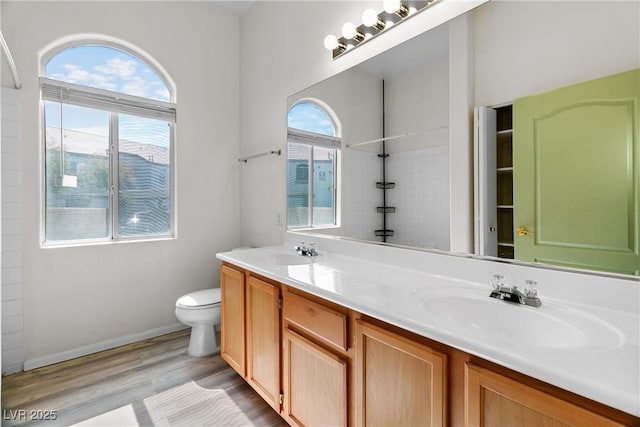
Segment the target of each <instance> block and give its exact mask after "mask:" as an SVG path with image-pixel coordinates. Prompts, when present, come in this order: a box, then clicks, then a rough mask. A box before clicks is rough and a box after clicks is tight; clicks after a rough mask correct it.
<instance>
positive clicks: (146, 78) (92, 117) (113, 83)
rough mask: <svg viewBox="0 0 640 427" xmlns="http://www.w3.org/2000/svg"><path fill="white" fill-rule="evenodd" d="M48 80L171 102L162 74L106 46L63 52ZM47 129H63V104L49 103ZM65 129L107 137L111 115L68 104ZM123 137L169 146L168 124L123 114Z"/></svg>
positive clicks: (49, 66) (49, 70)
mask: <svg viewBox="0 0 640 427" xmlns="http://www.w3.org/2000/svg"><path fill="white" fill-rule="evenodd" d="M45 74H46V76H47V77H49V78H51V79H55V80H60V81H64V82H69V83H75V84H79V85H84V86H89V87H93V88H98V89H105V90H109V91H114V92H121V93H126V94H128V95H135V96H139V97H144V98H150V99H156V100H160V101H169V100H170V96H169V91H168V89H167V87H166V85H165V84H164V82H163V81H162V80H161V79H160V77H159V76H158V74H157V73H156V72H155V71H153V70H152V69H151V68H150V67H148V66H147V65H146V64H145V63H144V62H142V61H140V60H139V59H138V58H136V57H134V56H132V55H130V54H128V53H126V52H123V51H120V50H118V49H114V48H110V47H105V46H87V45H84V46H77V47H72V48H69V49H67V50H64V51H62V52H60V53H59V54H58V55H56V56H54V57H53V58H52V59H51V60H50V61H49V62H48V63H47V65H46V68H45ZM45 114H46V121H47V126H51V127H60V105H59V104H57V103H54V102H46V103H45ZM62 118H63V127H64V128H66V129H73V130H77V131H79V132H85V133H89V134H92V135H100V136H107V135H108V129H109V118H108V113H106V112H104V111H98V110H93V109H90V108H84V107H76V106H72V105H65V107H64V110H63V115H62ZM119 125H120V126H119V128H120V137H121V138H124V139H129V140H133V141H137V142H142V143H149V144H154V145H161V146H168V145H169V132H168V129H167V125H166V122H162V121H158V120H152V119H147V118H142V117H136V116H127V115H120V120H119Z"/></svg>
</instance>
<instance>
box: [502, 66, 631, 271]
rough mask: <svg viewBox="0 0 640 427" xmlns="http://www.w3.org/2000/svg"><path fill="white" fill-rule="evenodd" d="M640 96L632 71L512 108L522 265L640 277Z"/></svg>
mask: <svg viewBox="0 0 640 427" xmlns="http://www.w3.org/2000/svg"><path fill="white" fill-rule="evenodd" d="M639 99H640V70H634V71H629V72H625V73H621V74H616V75H613V76H609V77H604V78H601V79H597V80H592V81H589V82H585V83H580V84H576V85H573V86H569V87H565V88H562V89H557V90H554V91H551V92H546V93H543V94H539V95H534V96H529V97H525V98H520V99H517V100H516V101H515V102H514V104H513V156H514V160H513V161H514V172H513V173H514V223H515V224H514V225H515V228H516V232H515V241H514V243H515V255H516V258H517V259H519V260H524V261H534V262H542V263H548V264H554V265H561V266H567V267H575V268H586V269H595V270H602V271H609V272H616V273H624V274H636V275H637V274H638V273H639V271H640V256H639V253H638V252H639V250H638V245H639V242H638V240H639V231H638V226H639V224H638V223H639V219H640V218H639V207H638V204H639V203H640V197H639V195H640V181H639V178H640V170H639V167H640V160H639V158H640V142H639V141H640V131H639V127H638V126H639V124H638V120H639V116H638V114H639V113H638V108H639V106H638V102H639ZM518 231H520V233H519V232H518Z"/></svg>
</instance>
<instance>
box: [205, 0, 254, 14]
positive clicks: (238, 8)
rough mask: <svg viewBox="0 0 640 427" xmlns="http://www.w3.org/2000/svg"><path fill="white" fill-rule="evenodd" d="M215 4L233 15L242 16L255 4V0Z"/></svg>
mask: <svg viewBox="0 0 640 427" xmlns="http://www.w3.org/2000/svg"><path fill="white" fill-rule="evenodd" d="M214 3H215V4H216V5H218V6H220V7H221V8H223V9H226V10H228V11H229V12H231V13H234V14H236V15H238V16H242V15H244V13H245V12H246V11H247V10H249V8H250V7H251V5H253V3H255V0H224V1H218V0H214Z"/></svg>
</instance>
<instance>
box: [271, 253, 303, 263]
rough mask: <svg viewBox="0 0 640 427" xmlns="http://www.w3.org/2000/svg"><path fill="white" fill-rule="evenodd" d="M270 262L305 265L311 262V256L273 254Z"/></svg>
mask: <svg viewBox="0 0 640 427" xmlns="http://www.w3.org/2000/svg"><path fill="white" fill-rule="evenodd" d="M269 262H270V263H271V264H275V265H303V264H311V257H306V256H302V255H295V254H271V255H269Z"/></svg>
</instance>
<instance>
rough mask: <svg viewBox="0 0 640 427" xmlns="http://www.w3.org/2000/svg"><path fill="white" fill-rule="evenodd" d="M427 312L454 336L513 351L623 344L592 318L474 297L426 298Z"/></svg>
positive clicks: (562, 309) (552, 308) (568, 310)
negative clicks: (519, 348)
mask: <svg viewBox="0 0 640 427" xmlns="http://www.w3.org/2000/svg"><path fill="white" fill-rule="evenodd" d="M421 305H422V308H423V309H424V310H425V311H426V312H427V313H428V315H430V316H433V317H434V321H437V322H438V323H440V322H442V324H443V325H447V327H448V328H449V329H450V330H451V331H452V332H454V333H456V334H460V335H468V336H472V337H474V338H475V339H480V340H483V341H485V342H487V343H492V342H493V343H500V344H505V345H509V346H512V347H543V348H549V349H568V348H585V349H586V348H593V349H611V348H615V347H617V346H619V345H621V344H622V342H623V340H624V338H623V335H622V334H621V333H620V332H619V331H618V330H617V329H616V328H614V327H613V326H611V325H609V324H608V323H606V322H605V321H603V320H601V319H599V318H597V317H595V316H592V315H590V314H588V313H585V312H582V311H579V310H576V309H572V308H569V307H560V306H556V305H553V306H552V305H545V304H544V302H543V305H542V307H539V308H534V307H527V306H524V305H519V304H515V303H511V302H505V301H499V300H495V299H492V298H489V297H488V293H487V297H486V299H485V298H483V297H481V296H477V295H473V296H464V295H448V296H447V295H435V296H433V297H429V296H427V295H426V294H425V296H424V297H423V298H421Z"/></svg>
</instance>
